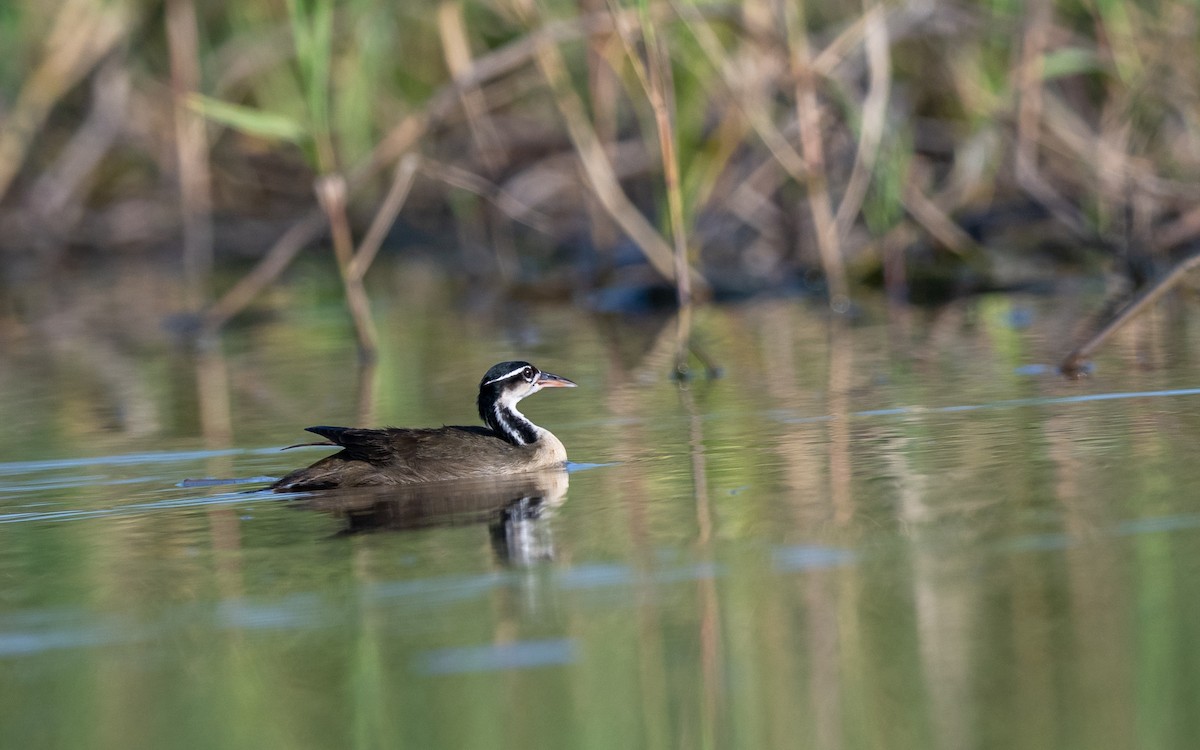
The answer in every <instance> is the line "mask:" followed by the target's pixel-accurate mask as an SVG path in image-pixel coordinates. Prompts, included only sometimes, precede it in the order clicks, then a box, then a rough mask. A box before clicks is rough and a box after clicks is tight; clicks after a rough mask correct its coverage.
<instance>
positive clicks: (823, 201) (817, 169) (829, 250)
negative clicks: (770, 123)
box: [781, 0, 850, 309]
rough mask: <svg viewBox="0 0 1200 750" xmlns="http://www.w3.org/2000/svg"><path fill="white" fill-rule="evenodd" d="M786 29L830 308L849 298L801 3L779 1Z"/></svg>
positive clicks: (809, 193)
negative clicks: (830, 191)
mask: <svg viewBox="0 0 1200 750" xmlns="http://www.w3.org/2000/svg"><path fill="white" fill-rule="evenodd" d="M781 2H782V6H783V8H782V12H783V14H784V18H785V19H786V26H787V30H788V45H789V47H790V59H791V64H792V75H793V77H794V78H795V84H796V121H797V123H798V124H799V126H800V152H801V154H803V156H804V164H805V168H806V170H807V172H808V180H807V182H806V185H805V186H806V188H807V191H806V194H807V198H808V208H809V211H810V212H811V214H812V219H813V228H814V231H815V232H816V235H817V250H818V251H819V252H820V254H821V265H822V266H823V267H824V269H825V281H826V283H827V284H828V285H829V303H830V305H831V306H832V307H833V308H834V309H841V308H843V307H844V306H845V305H846V304H847V303H848V302H849V299H850V287H849V284H848V283H847V281H846V269H845V265H844V262H843V259H842V250H841V238H840V237H839V236H838V227H837V222H836V221H835V218H834V214H833V200H832V198H831V197H830V195H829V179H828V173H827V171H826V169H825V146H824V136H823V135H822V133H821V104H820V102H819V101H818V99H817V81H816V71H814V70H813V69H812V65H811V61H812V55H811V54H810V52H809V44H808V28H807V23H806V21H805V17H804V6H803V4H798V3H792V2H788V0H781Z"/></svg>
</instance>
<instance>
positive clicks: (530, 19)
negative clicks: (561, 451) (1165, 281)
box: [0, 0, 1200, 349]
mask: <svg viewBox="0 0 1200 750" xmlns="http://www.w3.org/2000/svg"><path fill="white" fill-rule="evenodd" d="M1198 16H1200V10H1198V9H1197V7H1196V6H1195V5H1194V4H1193V3H1190V2H1185V1H1183V0H1180V1H1179V2H1160V3H1155V4H1153V5H1149V6H1144V7H1143V6H1137V5H1131V4H1126V3H1114V2H1101V3H1095V4H1078V3H1074V2H1067V1H1066V0H1062V1H1059V2H1055V1H1053V0H1042V1H1041V2H1036V3H1028V4H1022V3H1012V2H1007V1H1006V0H994V1H993V2H987V3H976V4H961V3H950V2H932V3H905V2H892V3H879V2H873V1H868V2H864V3H863V4H862V5H861V6H858V7H854V8H851V7H848V6H846V4H844V3H836V2H832V0H819V1H817V2H809V3H802V4H796V3H793V2H788V1H787V0H745V2H743V3H741V4H724V5H718V4H712V3H703V4H701V3H697V2H693V1H692V0H664V1H663V2H651V1H650V0H636V2H633V4H631V5H623V4H622V2H620V1H619V0H607V2H601V1H600V0H586V1H582V2H578V3H567V2H561V1H559V2H554V1H551V0H544V1H543V2H534V0H507V1H504V2H492V3H487V2H477V1H475V0H443V2H441V3H438V4H400V5H397V4H395V3H389V2H384V0H353V1H350V2H343V3H334V2H332V0H287V1H286V2H283V3H276V4H242V3H232V2H210V3H203V4H196V3H193V2H192V0H171V2H168V3H166V6H165V10H164V9H163V8H156V7H153V6H146V5H144V4H139V3H133V2H121V1H119V0H61V1H60V2H57V3H54V4H50V5H47V4H44V3H34V2H32V0H19V1H18V2H16V3H15V4H13V5H10V6H9V7H8V8H7V9H6V10H5V11H2V12H0V39H5V40H9V41H11V42H12V43H13V44H12V46H11V49H12V51H13V54H11V55H6V57H5V62H4V63H3V65H4V67H3V69H0V86H2V87H3V90H2V91H0V196H2V199H3V200H2V202H0V220H2V221H3V222H4V223H5V225H6V226H19V227H20V228H22V229H23V230H25V231H20V232H5V233H4V235H3V238H2V239H0V260H3V261H4V262H5V263H10V264H11V263H14V262H16V261H14V260H13V258H14V257H17V258H21V259H22V260H21V262H25V263H32V264H33V265H34V266H35V267H36V268H38V269H40V270H41V271H42V272H46V271H47V270H50V269H53V267H54V266H55V264H56V263H58V262H60V259H61V258H62V257H63V252H64V250H65V249H66V248H75V249H79V248H88V247H90V248H92V251H93V252H96V253H103V252H105V251H107V250H108V249H109V248H110V247H112V246H113V245H114V244H118V243H120V242H123V241H125V240H124V238H122V237H119V236H113V235H111V234H110V235H105V234H104V233H102V232H101V233H97V232H96V231H95V223H94V222H87V221H85V220H84V219H85V218H86V217H92V216H97V215H98V216H103V215H104V214H105V212H107V211H113V210H116V209H117V208H118V207H120V206H123V205H128V204H129V202H130V201H132V200H134V199H136V200H137V201H138V202H137V204H136V205H137V206H139V207H140V208H139V210H140V211H142V212H143V213H142V219H143V222H144V224H145V226H146V227H147V229H146V231H145V232H143V233H142V234H141V235H140V236H139V238H138V240H137V243H136V244H138V245H140V246H143V247H162V246H174V245H177V244H178V243H177V241H176V238H177V237H180V236H185V235H187V236H191V237H195V236H196V234H197V232H199V233H201V235H203V231H204V229H203V226H204V225H203V223H201V224H200V225H197V224H196V223H195V222H196V216H197V214H203V215H204V216H205V217H207V216H209V215H210V214H211V216H212V220H213V221H215V222H216V223H217V224H218V226H220V225H222V224H228V225H229V226H232V227H235V228H236V227H237V226H239V222H246V221H261V220H262V219H263V218H264V217H266V218H270V219H271V220H273V221H276V222H278V223H279V230H278V231H279V233H280V242H279V243H277V244H276V245H275V247H274V248H269V247H267V248H260V249H259V250H258V253H259V254H260V255H261V257H262V265H260V267H259V268H258V269H257V270H256V271H255V272H254V273H253V274H251V276H249V277H247V280H244V281H243V283H241V284H239V285H235V286H233V287H224V286H219V287H218V288H217V289H216V290H215V298H214V299H213V300H212V301H211V303H210V304H209V305H208V309H209V313H210V320H213V321H216V322H217V323H220V322H223V321H224V320H227V319H228V317H229V316H230V315H232V314H236V312H237V310H239V309H240V308H241V306H243V305H244V304H246V303H247V302H249V301H250V300H252V299H253V298H254V296H255V295H256V294H257V292H258V291H259V290H261V288H262V287H263V286H264V285H266V284H268V283H270V282H271V280H272V279H274V278H275V277H276V276H277V275H278V273H280V272H281V271H282V270H283V269H284V268H285V267H286V266H287V263H288V262H289V261H290V259H291V258H292V257H294V256H295V254H296V253H297V252H299V251H300V250H302V249H303V248H304V247H306V246H309V245H312V244H317V243H318V242H319V239H320V237H321V235H322V234H323V233H324V232H326V231H327V228H328V227H330V226H332V227H333V229H334V231H333V232H332V237H333V238H334V240H335V241H334V243H333V245H334V249H335V250H336V253H337V257H338V259H339V262H338V267H339V268H340V269H341V270H342V276H343V280H344V281H345V283H346V288H347V294H348V295H349V296H350V297H353V296H354V295H355V294H358V292H357V291H355V290H356V288H360V287H361V283H362V277H363V275H364V274H365V273H366V269H367V267H368V266H369V260H370V259H371V258H374V257H375V254H376V252H377V251H378V249H379V246H380V244H382V243H383V238H384V237H385V236H386V235H387V227H388V226H390V225H391V223H392V222H393V221H394V220H395V218H396V217H397V216H401V217H403V218H404V219H405V221H407V222H409V223H411V224H415V225H419V226H422V227H424V228H425V229H427V230H430V231H432V232H435V233H444V234H445V235H446V236H449V235H452V234H453V233H454V228H453V227H452V226H447V222H446V217H448V216H449V217H457V220H458V221H460V222H465V223H467V224H469V228H470V231H466V232H459V233H458V236H459V237H460V238H461V240H462V241H463V242H466V243H468V244H478V245H481V246H488V247H489V248H496V251H495V252H479V250H481V249H483V248H475V249H472V248H466V249H465V250H464V252H463V254H462V256H461V257H462V258H466V259H469V262H470V263H472V264H476V263H478V262H480V260H479V259H484V260H483V261H482V262H485V263H491V264H495V265H496V269H495V270H496V273H484V274H482V275H483V276H484V277H486V278H489V279H491V280H492V281H493V283H497V280H500V281H499V283H506V282H505V281H504V280H508V282H513V281H517V280H519V279H521V278H527V277H528V276H529V275H530V274H533V273H535V272H536V271H537V270H538V269H540V268H545V267H546V261H547V260H548V259H549V258H550V257H551V256H550V254H551V252H552V251H554V250H555V249H564V248H565V249H567V250H570V251H571V252H572V253H573V255H574V256H575V257H589V256H591V255H593V254H594V256H595V257H596V258H597V259H598V260H599V263H593V262H589V264H588V265H589V267H590V268H595V269H598V271H597V273H596V274H593V275H591V276H588V277H582V276H580V277H578V278H582V279H585V280H584V281H582V282H580V283H585V284H587V285H591V286H598V285H599V286H603V285H606V284H609V285H611V284H617V285H628V284H632V283H634V282H632V281H631V279H630V277H629V275H628V266H627V265H625V264H624V263H623V262H620V261H619V258H620V257H621V256H620V253H619V252H617V250H618V248H619V246H621V245H623V244H624V243H625V242H627V241H629V242H631V243H632V244H633V245H634V246H636V247H637V248H638V249H639V250H640V251H641V252H642V254H643V257H644V258H645V260H646V261H647V266H646V267H647V269H648V272H649V273H650V274H651V276H649V277H644V278H647V279H648V280H649V281H650V282H651V283H654V281H653V280H654V279H657V280H658V282H661V283H663V284H669V285H671V286H673V287H674V288H675V289H676V290H677V292H678V294H679V297H680V299H681V300H686V299H687V298H688V297H690V296H691V294H692V292H693V290H692V289H689V286H692V287H694V291H695V292H696V293H697V294H700V295H701V296H704V295H708V294H710V293H718V294H720V293H743V292H747V291H753V290H756V289H762V288H766V287H777V286H779V285H791V284H795V283H797V280H811V279H812V278H814V272H818V271H819V272H820V276H821V277H823V278H824V279H825V280H826V282H827V289H828V292H829V294H830V299H831V302H833V303H834V304H835V306H837V305H840V304H842V303H843V302H844V301H845V300H846V299H847V298H848V297H849V296H850V295H851V294H853V293H854V292H853V290H854V288H855V287H856V286H857V285H859V284H861V283H862V282H863V281H865V280H871V279H882V280H883V282H884V283H885V284H887V285H888V287H889V289H890V290H891V291H892V292H893V293H894V294H896V295H897V296H899V297H905V296H907V295H908V294H909V290H910V287H912V286H913V285H915V284H918V283H921V280H922V279H923V278H948V279H952V281H950V282H949V283H950V285H951V286H952V287H955V288H967V287H969V286H970V285H988V284H1004V283H1012V282H1014V281H1022V280H1025V281H1028V280H1032V279H1034V278H1035V277H1038V276H1039V275H1041V274H1043V273H1044V267H1045V263H1042V264H1040V265H1037V266H1035V265H1033V264H1031V263H1030V262H1029V259H1030V258H1038V257H1040V258H1042V259H1050V260H1055V261H1056V259H1059V258H1062V257H1063V253H1062V252H1061V248H1062V247H1064V246H1069V247H1076V248H1084V249H1085V250H1086V251H1087V252H1082V253H1076V254H1074V255H1075V257H1081V258H1084V259H1096V260H1101V261H1103V260H1107V259H1117V260H1118V261H1119V262H1120V264H1121V267H1122V268H1127V269H1131V270H1132V271H1133V272H1135V273H1141V274H1145V273H1147V271H1146V269H1147V268H1150V269H1153V268H1154V267H1155V265H1156V264H1161V263H1163V262H1164V259H1166V258H1167V257H1169V255H1170V253H1172V252H1180V251H1183V250H1186V249H1188V248H1190V247H1191V246H1192V245H1194V244H1195V242H1196V240H1197V237H1198V236H1200V208H1198V207H1197V205H1198V202H1197V200H1196V198H1197V195H1198V194H1200V187H1198V186H1197V182H1198V181H1197V178H1198V177H1200V55H1198V52H1200V34H1197V33H1196V32H1197V25H1198V23H1200V18H1198ZM189 18H190V19H192V22H193V23H194V31H193V32H189V31H188V24H187V23H186V21H187V20H188V19H189ZM167 49H169V50H171V55H170V56H164V53H163V50H167ZM181 50H182V51H183V52H184V53H186V54H182V55H181V54H180V52H181ZM168 57H169V59H170V60H171V64H167V59H168ZM189 66H190V67H189ZM114 70H115V71H117V72H119V73H120V75H114ZM106 71H107V72H106ZM121 81H124V82H125V83H124V85H126V86H127V87H129V90H130V92H131V93H130V94H129V96H128V97H127V100H122V101H125V102H126V103H125V104H124V105H123V107H122V111H121V115H122V117H121V118H120V119H121V122H122V125H121V127H120V128H119V131H117V132H107V131H104V130H103V128H102V127H101V125H100V124H98V123H100V122H108V123H111V122H112V119H113V118H112V117H111V116H110V117H108V118H107V119H104V118H99V117H97V116H96V113H98V112H101V111H102V110H103V107H104V105H105V103H106V102H108V103H109V107H110V108H111V107H112V102H113V101H116V100H115V99H114V98H113V97H115V95H116V89H115V88H114V89H112V91H109V90H107V89H106V87H115V86H118V85H121V83H120V82H121ZM168 91H174V92H176V94H177V95H179V94H180V93H181V91H182V95H183V96H184V100H183V101H185V102H186V107H187V111H189V112H191V113H194V114H197V115H200V116H202V117H203V122H204V123H206V125H204V126H203V127H201V128H200V130H199V131H197V129H196V127H195V126H194V123H191V122H190V121H189V120H188V119H187V116H186V114H180V111H179V110H178V109H175V110H172V109H171V102H172V101H176V102H178V101H179V99H178V98H176V99H174V100H172V98H171V97H167V96H164V93H165V92H168ZM173 111H174V112H175V114H174V115H172V112H173ZM172 116H174V117H175V118H176V125H175V127H174V128H171V127H166V126H164V122H170V119H171V117H172ZM106 132H107V136H106V135H105V134H106ZM86 144H91V146H90V147H91V149H92V150H91V153H92V154H93V158H91V159H90V160H86V159H83V160H81V158H80V156H79V152H80V149H83V148H84V146H85V145H86ZM85 152H86V150H85ZM405 155H410V157H411V158H410V159H409V161H407V162H406V164H407V166H406V167H405V168H404V169H403V170H398V168H397V165H398V164H399V162H400V160H401V159H402V158H403V157H405ZM72 160H74V161H72ZM71 164H77V165H78V164H82V165H83V166H82V167H76V168H68V167H69V166H70V165H71ZM388 173H392V174H394V175H396V178H395V180H393V181H390V182H389V180H388V179H387V178H386V175H387V174H388ZM317 186H323V187H321V188H320V191H318V188H317ZM48 188H53V189H52V190H50V191H49V193H47V189H48ZM39 191H40V192H39ZM314 191H318V192H322V191H323V192H322V195H323V196H324V197H323V198H322V200H321V201H320V202H319V203H318V200H317V197H316V192H314ZM330 191H332V192H330ZM47 194H54V195H57V196H60V197H59V198H58V200H59V202H60V204H61V206H60V208H61V210H57V211H55V212H54V213H53V215H52V216H46V215H44V214H39V213H37V212H36V211H34V212H31V211H30V210H29V208H30V206H31V204H33V203H36V202H37V201H38V196H44V195H47ZM406 199H407V200H406ZM56 205H58V204H56ZM468 206H477V207H478V208H477V209H475V208H472V209H466V207H468ZM381 209H384V210H381ZM465 209H466V210H465ZM206 220H207V219H206ZM39 222H40V223H39ZM48 225H53V230H54V231H53V232H42V231H41V230H42V229H44V228H45V227H46V226H48ZM364 233H365V234H367V235H369V236H370V240H369V241H368V242H365V243H364V245H363V246H356V244H355V239H354V238H355V237H356V236H359V235H362V234H364ZM31 236H38V237H39V238H40V240H39V241H38V242H33V241H31V240H30V239H29V238H30V237H31ZM234 236H235V237H236V233H235V234H234ZM46 237H51V238H52V239H51V240H46V239H45V238H46ZM224 243H225V244H223V245H221V246H219V247H217V248H216V249H217V254H218V257H220V255H221V254H222V252H223V251H228V250H229V249H230V248H229V245H231V244H236V240H225V241H224ZM184 244H185V245H186V246H192V247H194V246H195V244H196V243H195V242H191V243H184ZM201 244H203V239H202V240H201ZM190 252H193V253H195V252H199V251H196V250H194V249H193V250H192V251H190ZM193 262H195V261H193ZM460 262H464V261H460ZM1056 262H1057V261H1056ZM1013 269H1016V270H1015V271H1014V270H1013ZM501 272H503V273H501ZM639 283H640V282H639ZM804 283H808V282H807V281H805V282H804ZM230 295H232V297H231V296H230ZM364 325H365V324H364ZM360 335H361V336H362V337H363V342H364V349H369V348H370V347H369V332H368V331H366V330H365V329H364V330H360Z"/></svg>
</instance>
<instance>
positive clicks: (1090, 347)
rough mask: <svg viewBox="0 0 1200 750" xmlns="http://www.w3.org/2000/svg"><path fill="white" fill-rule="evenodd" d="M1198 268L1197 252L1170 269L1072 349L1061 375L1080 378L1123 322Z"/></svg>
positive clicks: (1199, 258) (1130, 318)
mask: <svg viewBox="0 0 1200 750" xmlns="http://www.w3.org/2000/svg"><path fill="white" fill-rule="evenodd" d="M1196 266H1200V253H1197V254H1195V255H1193V256H1191V257H1190V258H1187V259H1186V260H1184V261H1182V262H1180V263H1179V265H1177V266H1175V268H1173V269H1171V271H1170V273H1168V274H1167V275H1166V276H1163V277H1162V278H1161V279H1159V280H1158V281H1156V282H1155V283H1154V285H1153V286H1151V287H1149V288H1148V289H1146V291H1144V292H1142V293H1141V294H1140V295H1138V296H1137V298H1135V299H1134V300H1133V301H1132V302H1130V303H1129V304H1128V305H1127V306H1126V307H1125V309H1123V310H1121V312H1120V313H1118V314H1117V315H1116V317H1114V318H1113V319H1112V320H1111V321H1109V322H1108V324H1107V325H1105V326H1104V327H1103V328H1101V329H1100V330H1099V331H1097V332H1096V333H1095V334H1093V335H1092V336H1091V337H1090V338H1089V339H1088V340H1087V341H1085V342H1083V343H1082V344H1080V345H1079V346H1078V347H1076V348H1075V349H1073V350H1072V351H1071V353H1070V354H1068V355H1067V356H1066V357H1065V358H1064V359H1063V362H1062V365H1061V366H1060V369H1061V370H1062V372H1063V374H1064V375H1066V376H1067V377H1069V378H1076V377H1079V375H1080V374H1082V373H1083V371H1084V363H1085V362H1086V360H1087V359H1088V358H1089V357H1091V356H1092V353H1093V352H1095V351H1096V350H1097V349H1098V348H1100V346H1101V345H1102V344H1103V343H1104V342H1105V341H1108V339H1109V338H1111V337H1112V335H1113V334H1114V333H1116V332H1117V331H1119V330H1121V328H1123V327H1124V326H1125V324H1126V323H1128V322H1129V321H1131V320H1133V319H1134V318H1135V317H1137V315H1138V314H1139V313H1141V312H1142V311H1143V310H1145V309H1146V307H1148V306H1149V305H1151V304H1153V303H1154V302H1155V301H1157V300H1158V299H1159V298H1160V297H1162V296H1163V295H1164V294H1166V293H1167V292H1168V291H1170V290H1171V288H1172V287H1174V286H1175V285H1176V284H1178V283H1179V281H1180V280H1181V279H1182V278H1183V277H1184V276H1185V275H1187V272H1188V271H1190V270H1192V269H1193V268H1195V267H1196Z"/></svg>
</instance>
